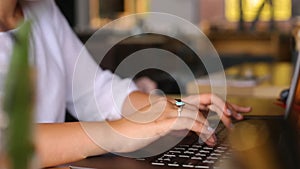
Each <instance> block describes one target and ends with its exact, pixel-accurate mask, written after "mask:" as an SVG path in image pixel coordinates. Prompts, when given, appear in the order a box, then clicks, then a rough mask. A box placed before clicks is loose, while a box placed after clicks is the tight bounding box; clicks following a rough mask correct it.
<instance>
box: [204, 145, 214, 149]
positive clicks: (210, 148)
mask: <svg viewBox="0 0 300 169" xmlns="http://www.w3.org/2000/svg"><path fill="white" fill-rule="evenodd" d="M213 149H214V148H212V147H206V146H205V147H203V150H213Z"/></svg>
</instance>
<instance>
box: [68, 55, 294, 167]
mask: <svg viewBox="0 0 300 169" xmlns="http://www.w3.org/2000/svg"><path fill="white" fill-rule="evenodd" d="M299 74H300V59H299V58H298V60H297V63H296V66H295V71H294V75H293V79H292V82H291V86H290V93H289V96H288V99H287V102H286V109H285V113H284V114H283V115H282V116H278V115H276V116H260V117H257V116H255V117H252V116H248V117H247V116H246V117H245V119H244V120H243V121H238V122H235V124H234V125H235V128H234V129H233V130H232V131H230V132H229V131H228V130H227V129H225V127H224V125H223V124H221V123H220V124H219V125H218V127H217V128H216V131H215V132H216V134H217V137H218V144H217V145H216V146H215V147H209V146H207V145H206V144H205V143H203V142H199V137H198V135H196V134H195V133H193V132H189V133H188V135H187V136H186V137H185V138H184V139H183V140H182V141H180V142H179V143H178V144H177V145H176V146H174V147H172V148H170V149H168V150H167V151H165V152H163V153H160V154H157V155H155V156H152V157H146V158H127V157H122V156H117V155H114V154H105V155H101V156H96V157H90V158H87V159H84V160H81V161H78V162H75V163H72V164H70V167H71V168H74V169H84V168H97V169H165V168H166V169H167V168H168V169H171V168H180V169H182V168H202V169H203V168H204V169H212V168H213V169H217V168H222V169H227V168H228V169H235V168H236V169H281V168H284V169H299V168H300V163H299V161H300V155H299V152H300V146H299V145H300V144H299V143H300V142H299V140H300V134H299V133H300V77H299ZM269 104H270V105H271V106H276V105H274V102H270V103H269ZM172 137H176V134H173V135H172V134H171V136H170V135H169V136H167V138H166V139H165V138H164V137H163V138H161V139H159V140H158V142H159V141H161V142H162V143H163V144H167V142H168V139H170V138H172ZM175 139H176V138H175ZM150 149H151V145H149V146H148V147H146V148H144V149H141V150H139V151H137V152H134V153H136V154H138V153H141V154H144V153H145V152H146V153H147V151H149V150H150Z"/></svg>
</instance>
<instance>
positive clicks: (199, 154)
mask: <svg viewBox="0 0 300 169" xmlns="http://www.w3.org/2000/svg"><path fill="white" fill-rule="evenodd" d="M195 156H200V157H206V156H207V155H206V154H204V153H197V154H195Z"/></svg>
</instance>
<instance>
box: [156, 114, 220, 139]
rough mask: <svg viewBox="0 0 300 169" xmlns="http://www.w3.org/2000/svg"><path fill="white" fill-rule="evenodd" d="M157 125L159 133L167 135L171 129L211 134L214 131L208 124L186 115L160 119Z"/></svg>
mask: <svg viewBox="0 0 300 169" xmlns="http://www.w3.org/2000/svg"><path fill="white" fill-rule="evenodd" d="M155 126H157V127H158V129H157V133H158V134H159V135H165V134H167V133H169V132H170V131H171V130H185V129H187V130H192V131H194V132H197V133H201V134H203V135H209V136H210V135H212V134H213V133H214V131H213V130H211V129H210V127H209V126H207V125H206V124H204V123H201V122H198V121H195V120H193V119H190V118H184V117H181V118H170V119H164V120H160V121H157V122H156V124H155Z"/></svg>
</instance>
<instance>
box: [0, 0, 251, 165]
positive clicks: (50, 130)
mask: <svg viewBox="0 0 300 169" xmlns="http://www.w3.org/2000/svg"><path fill="white" fill-rule="evenodd" d="M28 19H31V20H33V25H32V37H31V41H30V42H31V49H30V51H31V52H30V54H31V56H33V57H32V58H31V61H32V64H33V65H34V66H35V67H36V69H37V84H36V86H37V103H36V108H35V110H36V121H37V131H36V145H37V153H38V155H39V157H40V159H41V163H42V166H43V167H45V166H54V165H58V164H63V163H67V162H71V161H75V160H79V159H83V158H86V157H88V156H93V155H99V154H103V153H106V152H107V151H112V152H131V151H134V150H137V149H139V148H141V147H144V146H146V145H148V144H150V143H151V142H153V141H154V140H156V139H158V138H159V137H161V136H162V135H165V134H167V133H168V132H169V131H171V130H182V129H190V130H192V131H195V132H198V133H202V134H206V135H208V137H207V140H204V141H205V142H206V143H207V144H209V145H214V144H215V143H216V137H215V136H214V134H213V131H211V130H210V128H209V124H208V123H207V121H206V120H205V118H204V116H203V115H202V113H201V112H200V111H199V110H205V111H206V110H208V108H210V109H213V110H215V111H216V112H217V113H218V114H219V115H220V117H221V120H222V121H223V123H224V124H225V125H226V126H227V127H229V128H230V127H232V124H231V116H232V117H234V118H236V119H238V120H240V119H242V118H243V117H242V115H241V114H239V113H238V112H249V111H250V108H249V107H240V106H236V105H233V104H229V103H226V102H224V101H223V100H222V99H220V98H218V97H217V96H215V95H212V94H203V95H200V96H199V95H195V96H188V97H186V98H183V99H182V101H183V102H184V103H185V104H186V105H185V106H183V107H182V106H179V108H180V109H179V108H178V107H176V105H175V104H176V101H175V100H173V99H169V98H163V97H159V96H153V97H150V96H149V95H148V94H145V93H142V92H139V91H137V89H136V87H135V86H134V85H131V87H129V89H128V88H127V86H128V85H129V84H131V81H130V80H128V79H123V80H122V79H120V78H118V77H117V76H115V75H113V74H111V73H110V72H107V71H103V70H99V71H98V72H97V74H96V76H95V85H96V86H98V87H97V88H96V89H90V88H88V89H86V90H80V91H84V92H82V93H80V92H79V93H76V94H74V93H72V87H73V86H72V80H74V79H73V77H72V75H73V71H74V70H75V65H76V58H77V56H78V55H79V53H80V52H82V53H83V54H82V53H81V55H84V56H85V61H84V63H83V65H84V66H83V68H91V69H98V66H97V65H96V64H95V63H94V62H93V60H92V59H91V57H90V56H89V54H88V52H87V51H86V50H85V49H84V48H83V50H82V51H81V49H82V46H83V45H82V44H81V43H80V41H79V40H78V39H77V38H76V36H75V35H74V34H73V32H72V30H71V29H70V27H69V26H68V25H67V23H66V21H65V19H64V18H63V16H62V15H61V13H60V12H59V10H58V9H57V7H56V5H55V3H54V1H53V0H36V1H22V2H20V1H18V0H10V1H7V0H0V23H1V26H0V41H1V51H0V61H1V62H2V63H8V62H9V57H10V55H11V50H12V45H13V42H12V40H11V37H10V34H11V33H14V32H15V31H18V24H19V23H21V22H22V21H23V20H28ZM84 76H86V74H83V75H82V77H79V78H78V79H75V83H76V84H78V85H76V86H81V87H83V88H84V89H85V87H86V86H85V82H84ZM112 79H114V80H116V79H117V80H116V81H117V84H118V85H117V86H114V87H115V88H116V90H117V91H124V92H120V93H118V97H117V98H114V97H113V93H112V92H111V91H110V90H107V89H108V87H109V86H110V84H111V83H112ZM72 94H73V95H72ZM94 94H95V95H94ZM94 97H96V100H97V102H98V103H97V104H99V105H101V111H100V113H99V111H98V109H97V105H94V104H90V102H91V100H92V99H93V98H94ZM114 99H115V100H114ZM177 103H180V101H177ZM66 108H67V109H68V110H69V111H70V112H71V113H72V114H73V115H75V116H76V117H78V118H79V120H81V121H84V122H81V123H78V122H77V123H63V121H64V112H65V109H66ZM118 109H119V110H120V112H122V115H121V114H120V113H119V111H118ZM125 115H126V116H125ZM141 115H142V117H143V119H142V120H143V121H142V122H141V121H137V120H140V119H139V117H141ZM144 117H145V118H144ZM145 120H147V121H145ZM111 132H116V133H119V134H120V135H122V136H125V137H126V138H144V139H142V140H141V139H129V140H127V139H124V140H122V139H119V138H123V137H119V136H116V135H114V134H111ZM133 140H134V141H133ZM124 142H125V143H126V144H120V143H124ZM49 157H51V158H49Z"/></svg>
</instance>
